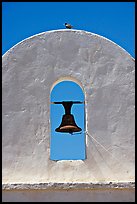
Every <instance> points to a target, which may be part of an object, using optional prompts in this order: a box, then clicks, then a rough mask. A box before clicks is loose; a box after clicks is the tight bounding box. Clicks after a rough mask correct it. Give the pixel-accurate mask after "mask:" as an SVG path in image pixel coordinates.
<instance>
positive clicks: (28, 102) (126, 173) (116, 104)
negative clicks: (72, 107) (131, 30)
mask: <svg viewBox="0 0 137 204" xmlns="http://www.w3.org/2000/svg"><path fill="white" fill-rule="evenodd" d="M134 72H135V61H134V59H133V58H132V57H131V56H130V55H129V54H128V53H127V52H126V51H125V50H123V49H122V48H121V47H119V46H118V45H116V44H115V43H113V42H112V41H110V40H108V39H106V38H104V37H102V36H99V35H96V34H94V33H89V32H85V31H80V30H55V31H49V32H44V33H41V34H38V35H35V36H32V37H30V38H28V39H25V40H24V41H22V42H20V43H19V44H17V45H16V46H14V47H13V48H11V49H10V50H9V51H8V52H7V53H6V54H5V55H4V56H3V58H2V112H3V115H2V151H3V152H2V177H3V178H2V180H3V183H4V184H8V183H41V182H45V183H48V182H56V183H58V182H66V183H67V182H77V183H79V182H110V181H111V182H113V181H114V182H119V181H120V182H132V181H134V179H135V175H134V170H135V158H134V156H135V155H134V153H135V146H134V139H135V134H134V133H135V118H134V117H135V104H134V89H135V87H134V86H135V85H134V76H135V73H134ZM62 77H68V78H69V77H72V78H71V79H73V78H74V79H75V80H77V81H79V83H81V84H82V86H83V89H84V92H85V97H86V104H85V106H86V118H87V121H86V122H87V123H86V127H87V130H86V131H87V132H88V134H87V135H86V154H87V159H86V160H83V161H82V160H79V161H51V160H50V159H49V154H50V121H49V116H50V101H49V97H50V91H51V87H52V86H53V84H54V83H55V82H56V80H60V78H62ZM93 138H94V139H93ZM96 141H98V143H97V142H96ZM99 143H100V144H101V145H103V147H104V148H105V149H106V150H105V149H104V148H103V147H102V146H101V145H99Z"/></svg>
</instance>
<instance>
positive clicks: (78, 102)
mask: <svg viewBox="0 0 137 204" xmlns="http://www.w3.org/2000/svg"><path fill="white" fill-rule="evenodd" d="M63 103H72V104H73V103H77V104H81V103H85V102H84V101H83V102H82V101H62V102H51V104H63Z"/></svg>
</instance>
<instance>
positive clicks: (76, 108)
mask: <svg viewBox="0 0 137 204" xmlns="http://www.w3.org/2000/svg"><path fill="white" fill-rule="evenodd" d="M50 101H51V102H62V101H81V102H84V101H85V97H84V93H83V90H82V89H81V87H80V86H79V85H78V84H76V83H75V82H72V81H62V82H60V83H58V84H56V86H54V88H53V89H52V91H51V95H50ZM84 113H85V112H84V103H82V104H73V105H72V108H71V114H73V116H74V120H75V122H76V124H77V125H78V127H80V128H81V129H82V131H81V132H76V133H73V135H72V134H70V133H60V132H56V131H55V129H56V128H58V127H59V126H60V124H61V121H62V116H63V115H64V114H65V111H64V107H63V105H62V104H51V105H50V123H51V124H50V125H51V137H50V159H52V160H64V159H65V160H72V159H73V160H76V159H85V158H86V148H85V133H84V131H85V118H84V117H85V114H84Z"/></svg>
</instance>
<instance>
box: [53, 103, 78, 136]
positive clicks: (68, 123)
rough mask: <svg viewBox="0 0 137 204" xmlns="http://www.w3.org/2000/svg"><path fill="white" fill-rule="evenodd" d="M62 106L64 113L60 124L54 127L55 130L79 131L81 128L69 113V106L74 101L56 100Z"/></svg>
mask: <svg viewBox="0 0 137 204" xmlns="http://www.w3.org/2000/svg"><path fill="white" fill-rule="evenodd" d="M57 103H60V104H62V105H63V106H64V108H65V114H64V115H63V117H62V122H61V125H60V126H59V127H58V128H56V129H55V131H56V132H67V133H72V132H80V131H81V130H82V129H81V128H80V127H78V126H77V125H76V123H75V119H74V116H73V115H72V114H71V107H72V104H73V103H74V102H72V101H63V102H57Z"/></svg>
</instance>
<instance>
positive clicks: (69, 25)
mask: <svg viewBox="0 0 137 204" xmlns="http://www.w3.org/2000/svg"><path fill="white" fill-rule="evenodd" d="M65 26H66V28H69V29H71V28H73V26H72V25H71V24H69V23H65Z"/></svg>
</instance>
